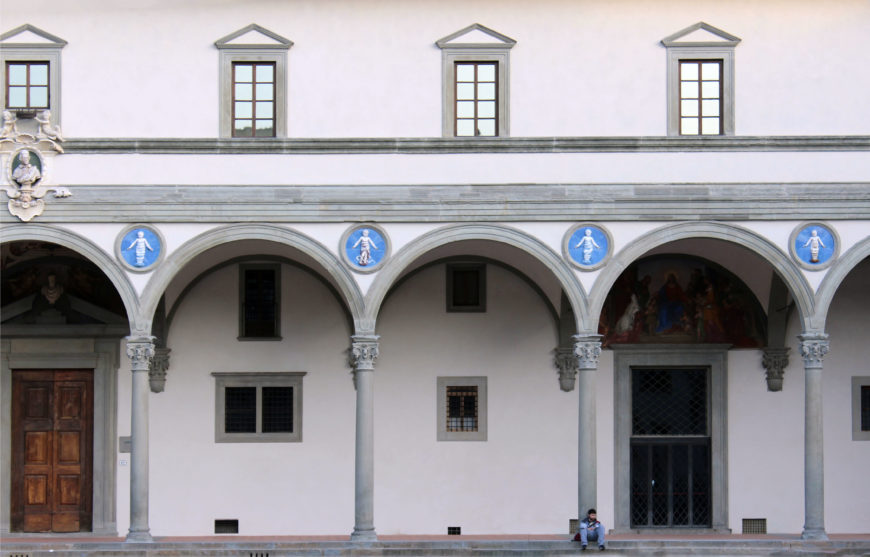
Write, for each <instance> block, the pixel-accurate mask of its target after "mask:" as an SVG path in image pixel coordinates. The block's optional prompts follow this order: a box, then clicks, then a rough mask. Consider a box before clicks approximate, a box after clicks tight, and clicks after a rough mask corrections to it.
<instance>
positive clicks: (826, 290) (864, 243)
mask: <svg viewBox="0 0 870 557" xmlns="http://www.w3.org/2000/svg"><path fill="white" fill-rule="evenodd" d="M868 257H870V236H868V237H867V238H864V239H863V240H861V241H860V242H858V244H856V245H854V246H852V247H851V248H850V249H849V251H847V252H846V253H844V254H843V255H842V256H840V258H839V259H838V260H837V262H836V263H834V265H833V266H832V267H831V268H830V269H829V270H828V274H826V275H825V278H824V279H822V284H821V285H819V290H818V292H817V293H816V312H815V315H814V316H813V326H814V328H815V329H817V330H819V331H823V330H824V329H825V322H826V321H827V319H828V310H830V308H831V302H832V301H833V300H834V295H835V294H836V293H837V290H838V289H839V288H840V284H842V283H843V281H844V280H845V279H846V276H848V274H849V273H850V272H851V271H852V269H854V268H855V267H856V266H857V265H858V264H859V263H861V262H862V261H864V259H866V258H868Z"/></svg>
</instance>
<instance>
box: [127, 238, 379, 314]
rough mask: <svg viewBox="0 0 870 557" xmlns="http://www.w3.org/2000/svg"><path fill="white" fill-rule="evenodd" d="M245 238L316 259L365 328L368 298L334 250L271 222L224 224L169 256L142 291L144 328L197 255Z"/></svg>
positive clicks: (192, 240) (187, 243)
mask: <svg viewBox="0 0 870 557" xmlns="http://www.w3.org/2000/svg"><path fill="white" fill-rule="evenodd" d="M241 240H264V241H268V242H275V243H278V244H284V245H287V246H290V247H293V248H296V249H298V250H299V251H301V252H302V253H304V254H306V255H307V256H309V257H311V258H312V259H313V260H314V261H316V262H317V263H318V264H319V265H320V267H321V269H322V270H323V271H324V272H325V273H326V274H327V275H328V276H329V278H331V279H333V280H334V281H335V283H336V285H337V287H338V290H339V292H340V293H341V296H342V297H343V301H344V303H345V304H346V305H347V308H348V310H349V311H350V313H351V315H352V316H353V320H354V326H355V328H356V329H357V330H360V329H361V323H362V321H363V316H364V315H365V311H364V307H365V304H364V301H363V296H362V293H361V292H360V290H359V287H358V286H357V284H356V281H355V280H354V278H353V276H352V275H351V272H350V271H349V270H348V269H347V268H346V267H345V266H344V265H342V264H341V262H340V261H339V260H338V257H336V256H335V255H334V254H333V253H331V252H330V251H329V250H328V249H327V248H326V247H325V246H324V245H323V244H320V243H319V242H317V241H315V240H313V239H311V238H309V237H308V236H305V235H304V234H301V233H300V232H297V231H295V230H292V229H290V228H286V227H283V226H276V225H268V224H236V225H230V226H221V227H218V228H215V229H212V230H209V231H207V232H204V233H202V234H200V235H199V236H196V237H195V238H193V239H191V240H189V241H188V242H186V243H185V244H184V245H182V246H181V247H180V248H178V249H177V250H175V251H174V252H172V253H171V254H169V255H168V257H167V258H166V259H165V261H164V262H163V264H162V265H161V266H160V268H159V269H158V270H157V271H156V272H155V273H154V276H152V277H151V279H150V280H149V281H148V285H147V286H146V287H145V290H144V291H143V293H142V303H141V307H142V311H141V315H142V321H141V322H139V323H138V325H140V326H141V327H142V328H143V330H147V331H150V328H151V319H152V318H153V315H154V312H155V311H156V309H157V305H158V303H159V302H160V297H161V296H162V295H163V292H164V291H165V290H166V287H167V286H169V283H170V282H171V281H172V279H173V278H175V276H176V275H177V274H178V272H179V271H181V270H182V269H183V268H184V266H185V265H187V264H188V263H189V262H190V261H192V260H193V258H195V257H196V256H197V255H199V254H201V253H203V252H205V251H206V250H209V249H211V248H214V247H217V246H220V245H223V244H227V243H230V242H236V241H241Z"/></svg>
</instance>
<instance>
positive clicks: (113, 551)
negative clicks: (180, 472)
mask: <svg viewBox="0 0 870 557" xmlns="http://www.w3.org/2000/svg"><path fill="white" fill-rule="evenodd" d="M607 546H608V547H607V551H606V552H605V553H601V552H599V551H598V550H597V548H596V547H592V546H590V548H589V550H587V552H586V554H590V555H596V554H601V555H612V556H616V555H625V556H629V555H656V556H667V555H716V556H767V555H769V556H785V555H798V556H805V557H809V556H812V555H825V556H838V557H851V556H861V557H870V534H835V535H831V536H830V539H829V540H828V541H808V540H802V539H801V538H800V536H799V535H787V534H783V535H737V534H734V535H721V534H720V535H713V534H711V535H707V534H699V535H674V534H662V535H647V534H644V535H640V534H612V535H610V536H608V543H607ZM578 554H580V546H579V544H578V543H576V542H571V541H568V540H567V539H566V536H561V535H493V536H474V535H463V536H441V535H438V536H435V535H418V536H411V535H408V536H380V537H379V540H378V541H377V542H373V543H356V542H351V541H350V538H349V537H348V536H238V535H224V536H197V537H178V536H173V537H156V538H155V540H154V542H153V543H126V542H124V539H123V538H113V537H92V536H61V537H47V536H22V535H7V536H5V537H3V538H0V557H48V556H51V557H72V556H75V557H79V556H85V555H87V556H99V557H109V556H119V557H128V556H129V557H177V556H186V555H190V556H216V557H218V556H233V557H285V556H292V555H303V556H319V555H323V556H379V555H388V556H402V555H408V556H420V557H426V556H450V555H469V556H478V557H489V556H493V557H495V556H499V555H505V556H517V557H518V556H525V555H528V556H541V557H543V556H560V555H578Z"/></svg>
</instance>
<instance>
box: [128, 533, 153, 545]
mask: <svg viewBox="0 0 870 557" xmlns="http://www.w3.org/2000/svg"><path fill="white" fill-rule="evenodd" d="M124 541H126V542H144V543H148V542H153V541H154V538H152V537H151V530H135V531H134V530H130V531H129V532H127V537H126V538H125V539H124Z"/></svg>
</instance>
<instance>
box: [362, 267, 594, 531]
mask: <svg viewBox="0 0 870 557" xmlns="http://www.w3.org/2000/svg"><path fill="white" fill-rule="evenodd" d="M487 285H488V286H487V311H486V313H447V312H446V311H445V295H446V294H445V268H444V266H443V265H435V266H432V267H429V268H427V269H424V270H422V271H420V272H419V273H418V274H416V275H414V276H412V277H411V278H409V279H408V280H407V282H405V283H404V284H403V285H402V286H401V287H400V288H399V289H398V290H396V291H395V292H394V293H393V295H392V296H391V297H390V298H388V299H387V301H386V303H385V305H384V307H383V309H382V311H381V316H380V318H379V326H378V332H379V333H380V334H381V346H380V353H381V356H380V359H379V360H378V364H377V369H376V371H375V526H376V527H377V530H378V532H379V533H381V534H400V533H401V534H445V533H446V531H447V526H461V527H462V533H463V534H481V533H487V534H505V533H563V534H567V532H568V520H569V519H570V518H575V517H576V515H577V393H576V392H572V393H565V392H562V391H561V390H560V389H559V384H558V379H557V373H556V370H555V368H554V366H553V354H552V351H553V349H554V348H555V347H556V344H557V337H556V324H555V322H554V320H553V318H552V317H551V315H550V313H549V312H548V311H547V310H546V308H545V305H544V303H543V301H542V300H541V298H540V297H539V296H538V295H537V294H535V293H534V291H533V290H532V289H531V288H530V287H529V286H528V285H527V284H526V283H525V282H523V281H522V280H521V279H519V278H518V277H517V276H516V275H514V274H512V273H510V272H508V271H506V270H504V269H502V268H501V267H497V266H494V265H488V266H487ZM478 375H483V376H486V377H487V378H488V384H487V385H488V400H487V402H488V420H489V426H488V439H487V441H485V442H458V441H456V442H446V441H442V442H438V441H436V410H437V409H436V401H437V395H436V378H437V377H438V376H478Z"/></svg>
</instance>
